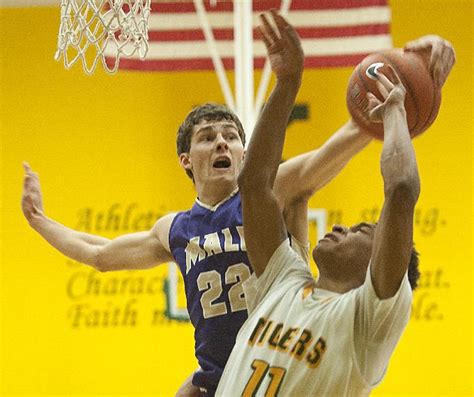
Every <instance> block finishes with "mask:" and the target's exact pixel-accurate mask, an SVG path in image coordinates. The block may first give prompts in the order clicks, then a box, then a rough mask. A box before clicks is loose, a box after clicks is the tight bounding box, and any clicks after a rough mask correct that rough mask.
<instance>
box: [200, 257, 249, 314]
mask: <svg viewBox="0 0 474 397" xmlns="http://www.w3.org/2000/svg"><path fill="white" fill-rule="evenodd" d="M249 277H250V269H249V268H248V266H247V265H245V264H244V263H238V264H236V265H232V266H229V268H228V269H227V270H226V272H225V275H224V280H222V278H221V275H220V274H219V272H218V271H217V270H211V271H208V272H203V273H201V274H200V275H199V277H198V278H197V286H198V288H199V291H204V293H203V294H202V296H201V306H202V312H203V316H204V318H212V317H216V316H222V315H224V314H227V306H226V303H225V302H216V300H217V299H218V298H219V297H220V296H221V295H222V292H223V288H222V285H223V283H225V284H226V285H230V284H233V285H232V287H231V288H230V290H229V303H230V310H231V311H232V312H238V311H241V310H246V309H247V305H246V304H245V297H244V289H243V286H242V284H243V282H244V281H245V280H247V279H248V278H249ZM234 283H235V284H234Z"/></svg>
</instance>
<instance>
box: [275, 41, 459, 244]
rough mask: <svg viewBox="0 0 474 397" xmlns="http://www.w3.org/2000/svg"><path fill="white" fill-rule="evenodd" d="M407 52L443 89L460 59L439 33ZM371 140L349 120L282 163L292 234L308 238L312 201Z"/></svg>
mask: <svg viewBox="0 0 474 397" xmlns="http://www.w3.org/2000/svg"><path fill="white" fill-rule="evenodd" d="M405 51H414V52H417V53H418V54H420V55H421V56H422V58H423V59H424V62H425V63H426V64H427V65H428V68H429V70H430V72H431V74H432V77H433V81H435V83H436V84H437V85H438V87H439V88H441V87H442V86H443V84H444V83H445V81H446V79H447V77H448V75H449V73H450V72H451V69H452V67H453V65H454V63H455V60H456V55H455V52H454V48H453V46H452V45H451V43H450V42H449V41H447V40H445V39H443V38H442V37H440V36H436V35H427V36H422V37H420V38H418V39H416V40H413V41H410V42H408V43H407V44H406V45H405ZM371 140H372V139H371V137H370V135H369V134H367V133H366V132H364V131H363V130H362V129H361V128H360V127H359V126H358V125H357V124H356V123H355V122H354V121H352V120H349V121H348V122H347V123H345V124H344V125H343V126H342V127H341V128H340V129H339V130H338V131H336V132H335V133H334V134H333V135H332V136H331V137H330V138H329V139H328V140H327V141H326V142H325V143H324V144H323V145H322V146H321V147H319V148H317V149H314V150H312V151H310V152H307V153H304V154H301V155H299V156H296V157H294V158H292V159H290V160H288V161H286V162H285V163H283V164H282V165H280V168H279V170H278V173H277V176H276V179H275V186H274V190H275V194H276V196H277V198H278V202H279V203H280V207H281V208H282V210H283V213H284V216H285V223H286V227H287V229H288V232H289V233H290V234H292V235H293V236H294V237H296V238H297V239H298V240H300V241H303V242H305V241H307V239H308V237H307V234H308V228H307V203H308V200H309V199H310V198H311V196H313V195H314V194H315V193H316V192H317V191H318V190H320V189H321V188H323V187H324V186H326V185H327V184H328V183H329V182H330V181H331V180H332V179H334V178H335V177H336V176H337V175H338V174H339V172H341V170H342V169H343V168H344V167H345V166H346V165H347V163H348V162H349V161H350V160H351V159H352V157H354V156H355V155H356V154H357V153H359V152H360V151H361V150H362V149H363V148H365V147H366V146H367V145H368V143H369V142H370V141H371Z"/></svg>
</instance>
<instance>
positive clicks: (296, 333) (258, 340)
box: [248, 317, 326, 369]
mask: <svg viewBox="0 0 474 397" xmlns="http://www.w3.org/2000/svg"><path fill="white" fill-rule="evenodd" d="M248 344H249V345H250V346H265V347H268V348H270V349H272V350H276V351H279V352H282V353H287V354H288V355H289V356H290V357H291V358H295V359H297V360H299V361H302V360H304V362H305V363H306V364H307V365H308V367H309V368H312V369H314V368H317V366H318V365H319V363H320V362H321V358H322V356H323V354H324V352H325V351H326V341H325V340H324V339H323V338H322V337H319V338H318V339H316V338H315V337H314V336H313V335H312V333H311V331H310V330H308V329H305V328H303V329H301V328H299V327H288V326H286V327H285V325H284V324H283V323H277V322H274V321H272V320H267V319H265V318H263V317H261V318H259V320H258V322H257V324H256V326H255V328H254V330H253V332H252V334H251V335H250V338H249V340H248Z"/></svg>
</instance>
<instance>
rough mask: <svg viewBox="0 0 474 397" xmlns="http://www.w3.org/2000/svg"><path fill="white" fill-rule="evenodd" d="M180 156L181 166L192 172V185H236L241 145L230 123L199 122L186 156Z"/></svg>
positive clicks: (240, 165)
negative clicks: (229, 183) (225, 182)
mask: <svg viewBox="0 0 474 397" xmlns="http://www.w3.org/2000/svg"><path fill="white" fill-rule="evenodd" d="M183 155H184V157H185V158H182V159H181V163H182V164H183V166H184V167H185V168H187V169H190V170H191V171H192V173H193V176H194V181H195V183H196V185H198V184H202V183H209V182H211V183H214V182H215V183H221V182H223V181H228V182H232V183H237V177H238V176H239V173H240V169H241V167H242V160H243V156H244V146H243V144H242V141H241V139H240V136H239V132H238V129H237V126H236V125H235V123H234V122H232V121H228V120H220V121H206V120H202V121H201V122H200V123H199V124H196V125H195V126H194V128H193V133H192V136H191V146H190V150H189V153H185V154H183ZM183 155H182V156H183ZM183 160H184V161H183Z"/></svg>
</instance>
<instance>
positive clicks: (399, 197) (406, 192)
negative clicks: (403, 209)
mask: <svg viewBox="0 0 474 397" xmlns="http://www.w3.org/2000/svg"><path fill="white" fill-rule="evenodd" d="M384 190H385V197H386V198H389V199H391V200H393V201H395V202H398V203H400V204H403V205H407V206H413V207H414V206H415V204H416V202H417V201H418V197H419V196H420V180H419V178H418V176H413V177H406V178H400V179H398V180H396V181H393V182H392V183H390V184H387V185H386V186H385V188H384Z"/></svg>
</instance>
